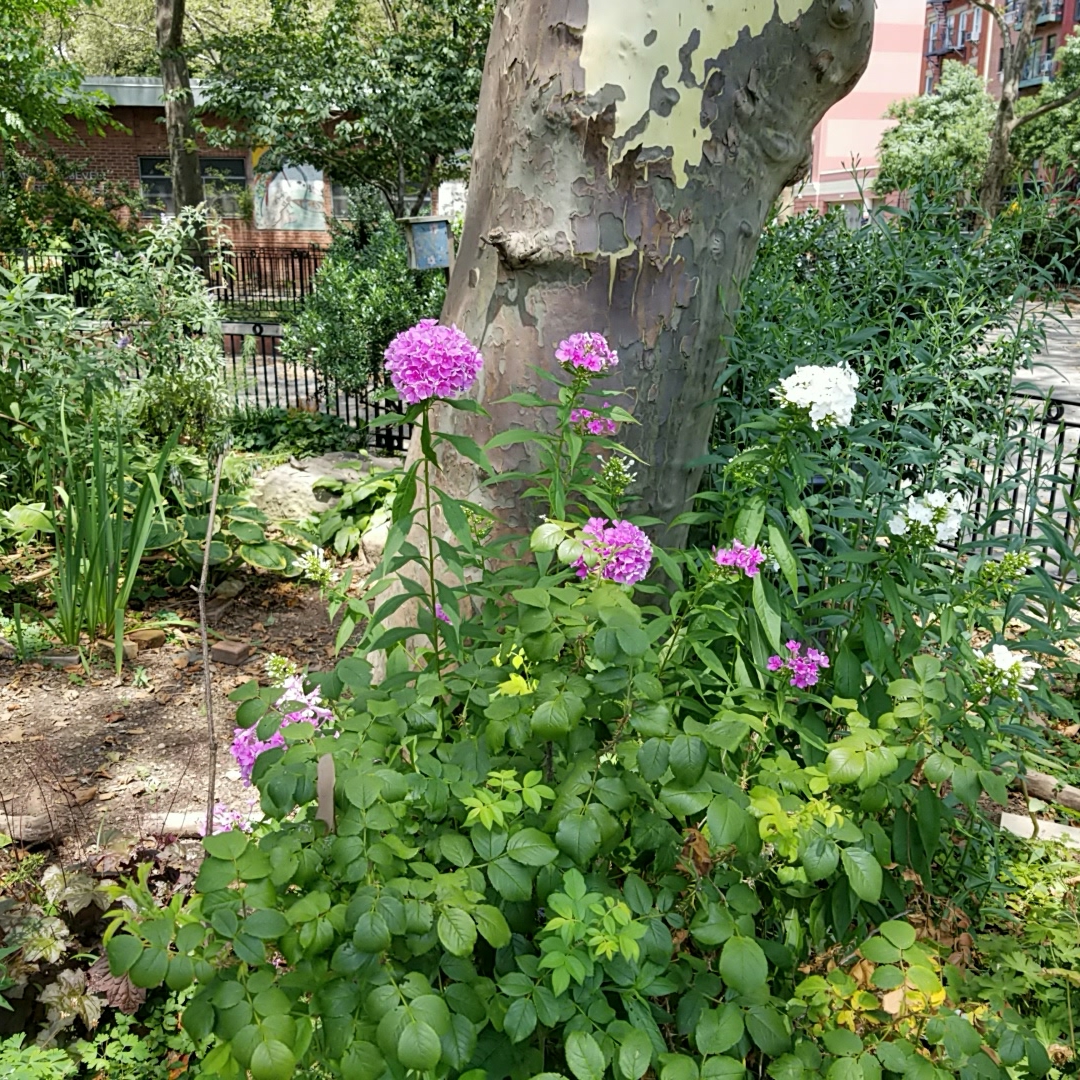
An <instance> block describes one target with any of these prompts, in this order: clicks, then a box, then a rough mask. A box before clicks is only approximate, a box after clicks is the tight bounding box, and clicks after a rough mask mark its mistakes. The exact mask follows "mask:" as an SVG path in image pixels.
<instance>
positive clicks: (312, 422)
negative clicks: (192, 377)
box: [229, 405, 364, 458]
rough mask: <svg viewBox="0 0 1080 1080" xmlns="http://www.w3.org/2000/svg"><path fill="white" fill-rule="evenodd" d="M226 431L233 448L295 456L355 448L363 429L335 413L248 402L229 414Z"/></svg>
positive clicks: (315, 455)
mask: <svg viewBox="0 0 1080 1080" xmlns="http://www.w3.org/2000/svg"><path fill="white" fill-rule="evenodd" d="M229 432H230V435H231V437H232V446H233V449H235V450H247V451H251V452H253V453H261V454H292V455H294V456H295V457H298V458H304V457H318V456H319V455H322V454H331V453H335V452H337V451H341V450H355V449H357V448H358V447H359V446H360V445H361V443H362V442H363V441H364V432H363V430H362V429H358V428H355V427H353V426H352V425H351V424H349V423H346V421H344V420H342V419H341V417H339V416H330V415H328V414H327V413H318V412H308V411H307V410H306V409H280V408H273V407H272V408H265V409H264V408H258V407H256V406H251V405H249V406H246V407H245V408H242V409H237V410H236V412H234V413H233V414H232V416H231V417H230V420H229Z"/></svg>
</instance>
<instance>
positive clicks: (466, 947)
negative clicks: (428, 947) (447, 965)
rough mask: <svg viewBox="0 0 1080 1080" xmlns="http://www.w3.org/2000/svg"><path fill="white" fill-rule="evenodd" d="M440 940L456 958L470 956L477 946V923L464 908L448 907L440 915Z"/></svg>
mask: <svg viewBox="0 0 1080 1080" xmlns="http://www.w3.org/2000/svg"><path fill="white" fill-rule="evenodd" d="M438 934H439V940H440V941H441V942H442V944H443V948H444V949H446V951H447V952H449V953H453V955H454V956H468V955H469V954H470V953H471V952H472V951H473V946H474V945H475V944H476V923H474V922H473V919H472V916H471V915H470V914H469V913H468V912H467V911H465V910H464V909H463V908H458V907H448V908H446V909H445V910H443V912H442V913H441V914H440V915H439V921H438Z"/></svg>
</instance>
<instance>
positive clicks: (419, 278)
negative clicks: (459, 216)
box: [282, 193, 445, 393]
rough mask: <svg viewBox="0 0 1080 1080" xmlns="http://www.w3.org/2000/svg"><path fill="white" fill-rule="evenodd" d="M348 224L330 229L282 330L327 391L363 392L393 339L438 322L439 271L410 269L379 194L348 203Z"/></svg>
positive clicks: (294, 355)
mask: <svg viewBox="0 0 1080 1080" xmlns="http://www.w3.org/2000/svg"><path fill="white" fill-rule="evenodd" d="M353 216H354V220H353V222H352V223H351V224H350V225H348V226H344V227H341V228H340V229H339V230H338V231H336V232H335V235H334V239H333V242H332V243H331V246H330V250H329V251H328V252H327V256H326V260H325V261H324V262H323V264H322V266H321V267H319V271H318V273H317V274H316V277H315V288H314V291H313V292H312V294H311V296H310V297H309V298H308V299H307V301H306V302H305V304H304V307H303V310H302V311H301V312H300V314H299V315H298V316H296V317H295V318H294V319H292V320H290V321H289V322H288V323H287V324H286V326H285V337H284V340H283V342H282V352H283V354H284V355H285V357H286V358H287V359H289V360H294V361H296V362H298V363H303V364H308V365H309V366H311V367H313V368H314V369H315V370H316V371H317V372H318V373H319V375H320V377H321V378H322V379H323V380H324V382H325V384H326V385H327V386H329V387H336V388H337V389H340V390H343V391H346V392H348V393H362V392H363V391H365V390H367V389H368V387H369V386H370V385H371V383H372V380H373V379H375V380H376V381H378V380H377V376H378V373H379V372H380V371H381V370H382V355H383V352H384V350H385V349H386V346H387V345H388V344H389V343H390V340H391V338H393V337H394V335H395V334H397V333H399V332H400V331H402V330H404V329H405V328H406V327H408V326H411V325H412V324H413V323H416V322H418V321H419V320H420V319H423V318H437V317H438V314H439V310H440V309H441V307H442V301H443V294H444V292H445V285H444V281H443V276H442V272H441V271H438V270H429V271H421V272H419V273H417V272H414V271H411V270H409V268H408V259H407V251H406V246H405V238H404V236H403V235H402V233H401V228H400V226H399V225H398V224H397V223H396V222H395V221H394V219H393V218H392V217H391V216H390V214H389V212H388V211H387V209H386V205H385V200H383V199H382V197H381V196H380V195H378V194H377V193H371V194H370V195H368V196H365V197H362V198H360V199H355V200H354V201H353Z"/></svg>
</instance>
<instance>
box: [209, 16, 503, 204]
mask: <svg viewBox="0 0 1080 1080" xmlns="http://www.w3.org/2000/svg"><path fill="white" fill-rule="evenodd" d="M382 7H383V12H384V16H385V17H384V18H382V19H376V20H373V19H372V18H371V12H370V8H369V6H368V5H365V4H362V3H358V2H357V0H335V2H334V3H332V4H331V5H330V6H329V9H328V10H325V11H318V12H316V11H315V10H314V8H313V7H312V6H310V5H305V4H276V5H274V7H273V18H272V22H271V25H270V26H269V27H259V28H258V29H257V30H255V31H252V32H245V33H238V34H233V35H229V36H225V37H223V38H221V39H219V40H217V41H215V42H214V49H215V53H216V55H217V57H218V62H217V63H216V64H215V66H214V70H213V71H212V72H211V73H210V76H209V78H208V80H207V87H206V94H207V103H206V106H205V111H206V112H207V113H209V114H212V115H214V116H215V117H218V116H220V117H224V118H225V119H226V120H227V121H229V125H230V126H229V127H227V128H225V129H221V128H219V127H217V126H212V127H207V128H205V134H206V136H207V138H210V139H215V140H219V141H221V140H224V141H226V142H230V143H233V144H235V143H236V142H237V141H238V140H239V141H242V142H244V143H246V144H247V145H253V146H266V147H268V148H269V149H268V150H267V151H266V153H265V155H264V157H263V158H262V159H260V166H261V167H265V168H276V167H279V166H280V165H281V164H282V163H283V162H295V163H301V164H308V165H314V166H315V167H317V168H320V169H322V170H323V171H324V172H325V173H326V174H327V175H329V176H333V177H334V179H335V180H337V181H338V182H339V183H342V184H345V185H346V186H349V187H352V186H358V185H361V184H371V185H374V186H375V187H377V188H378V189H379V191H381V192H382V193H383V195H384V196H385V198H386V201H387V203H388V205H389V206H390V207H391V209H392V210H393V213H394V215H395V216H397V217H402V216H405V215H406V214H409V213H412V214H416V213H419V211H420V207H421V205H422V203H423V199H424V196H425V195H426V194H427V193H428V192H429V191H430V190H431V188H432V186H433V185H434V184H437V183H438V182H439V181H440V180H443V179H450V178H453V177H458V176H461V175H463V174H464V171H465V169H466V168H467V162H466V161H465V160H463V153H464V152H465V151H467V150H468V148H469V147H470V146H471V145H472V134H473V124H474V121H475V118H476V103H477V100H478V98H479V93H480V77H481V71H482V68H483V63H484V53H485V50H486V47H487V38H488V33H489V31H490V28H491V18H492V7H491V5H490V3H488V2H486V0H484V2H474V0H465V2H463V0H393V2H390V3H386V4H384V5H382ZM267 56H273V57H274V63H273V64H267V63H266V57H267Z"/></svg>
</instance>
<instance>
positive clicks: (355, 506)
mask: <svg viewBox="0 0 1080 1080" xmlns="http://www.w3.org/2000/svg"><path fill="white" fill-rule="evenodd" d="M400 478H401V473H400V472H399V471H397V470H394V471H392V472H375V471H372V472H371V473H369V474H368V475H367V476H364V477H362V478H361V479H359V480H349V481H345V480H334V479H333V478H331V477H322V478H321V479H319V480H316V481H315V483H314V484H312V488H313V489H314V490H316V491H326V492H329V493H330V494H331V495H334V496H336V497H337V502H335V503H334V505H333V506H328V507H327V508H326V509H325V510H324V511H323V512H322V513H321V514H319V516H318V519H317V520H316V521H315V522H313V523H312V524H311V525H310V526H308V529H309V531H310V532H311V533H312V539H313V540H315V541H316V542H317V543H318V545H319V547H322V548H326V547H332V548H333V549H334V551H335V552H336V553H337V554H338V555H351V554H353V553H354V552H356V551H357V550H358V549H359V547H360V541H361V539H362V538H363V536H364V533H366V532H367V531H368V529H370V528H372V527H374V526H378V525H388V524H389V523H390V515H391V507H392V506H393V503H394V499H395V497H396V495H397V490H398V483H399V481H400Z"/></svg>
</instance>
